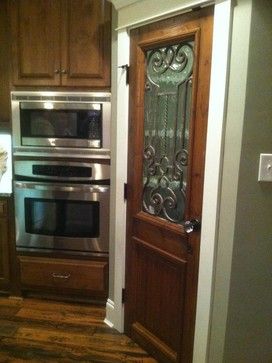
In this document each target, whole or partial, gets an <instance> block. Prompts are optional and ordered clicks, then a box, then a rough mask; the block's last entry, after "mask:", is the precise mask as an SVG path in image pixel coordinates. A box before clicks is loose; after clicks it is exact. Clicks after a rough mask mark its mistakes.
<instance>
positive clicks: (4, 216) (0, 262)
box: [0, 198, 10, 291]
mask: <svg viewBox="0 0 272 363" xmlns="http://www.w3.org/2000/svg"><path fill="white" fill-rule="evenodd" d="M8 212H9V210H8V200H7V199H2V198H1V199H0V291H6V290H9V288H10V263H9V260H10V253H9V221H8V218H9V213H8Z"/></svg>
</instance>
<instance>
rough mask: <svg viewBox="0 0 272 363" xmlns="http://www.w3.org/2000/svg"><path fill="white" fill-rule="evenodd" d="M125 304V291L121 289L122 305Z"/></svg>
mask: <svg viewBox="0 0 272 363" xmlns="http://www.w3.org/2000/svg"><path fill="white" fill-rule="evenodd" d="M125 302H126V289H125V288H123V289H122V304H124V303H125Z"/></svg>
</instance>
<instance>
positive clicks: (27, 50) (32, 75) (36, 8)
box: [10, 0, 60, 86]
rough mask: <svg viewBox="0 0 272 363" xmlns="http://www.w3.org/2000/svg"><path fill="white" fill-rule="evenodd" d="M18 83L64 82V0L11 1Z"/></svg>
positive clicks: (15, 73) (13, 49)
mask: <svg viewBox="0 0 272 363" xmlns="http://www.w3.org/2000/svg"><path fill="white" fill-rule="evenodd" d="M10 16H11V32H12V53H13V56H12V59H13V84H14V85H18V86H19V85H28V86H35V85H58V84H59V82H60V74H59V73H58V72H59V69H60V45H59V44H60V1H59V0H39V1H37V0H17V1H14V0H11V1H10Z"/></svg>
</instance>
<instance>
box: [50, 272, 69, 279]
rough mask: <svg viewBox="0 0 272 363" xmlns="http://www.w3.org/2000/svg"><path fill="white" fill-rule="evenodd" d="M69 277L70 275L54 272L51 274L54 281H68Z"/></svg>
mask: <svg viewBox="0 0 272 363" xmlns="http://www.w3.org/2000/svg"><path fill="white" fill-rule="evenodd" d="M70 276H71V274H64V275H60V274H57V273H55V272H53V273H52V277H53V278H54V279H61V280H68V279H69V278H70Z"/></svg>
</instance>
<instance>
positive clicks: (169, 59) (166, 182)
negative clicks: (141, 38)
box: [143, 41, 194, 223]
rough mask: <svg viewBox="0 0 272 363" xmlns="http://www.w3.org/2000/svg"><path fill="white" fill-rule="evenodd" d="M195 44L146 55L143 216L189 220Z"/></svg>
mask: <svg viewBox="0 0 272 363" xmlns="http://www.w3.org/2000/svg"><path fill="white" fill-rule="evenodd" d="M193 61H194V53H193V42H192V41H190V42H183V43H180V44H176V45H171V46H167V47H163V48H156V49H152V50H149V51H147V52H146V83H145V116H144V117H145V120H144V173H143V184H144V188H143V210H144V211H146V212H148V213H150V214H152V215H157V216H159V217H161V218H164V219H167V220H170V221H172V222H175V223H182V221H183V219H184V210H185V201H186V183H187V165H188V145H189V121H190V110H191V94H192V70H193Z"/></svg>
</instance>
